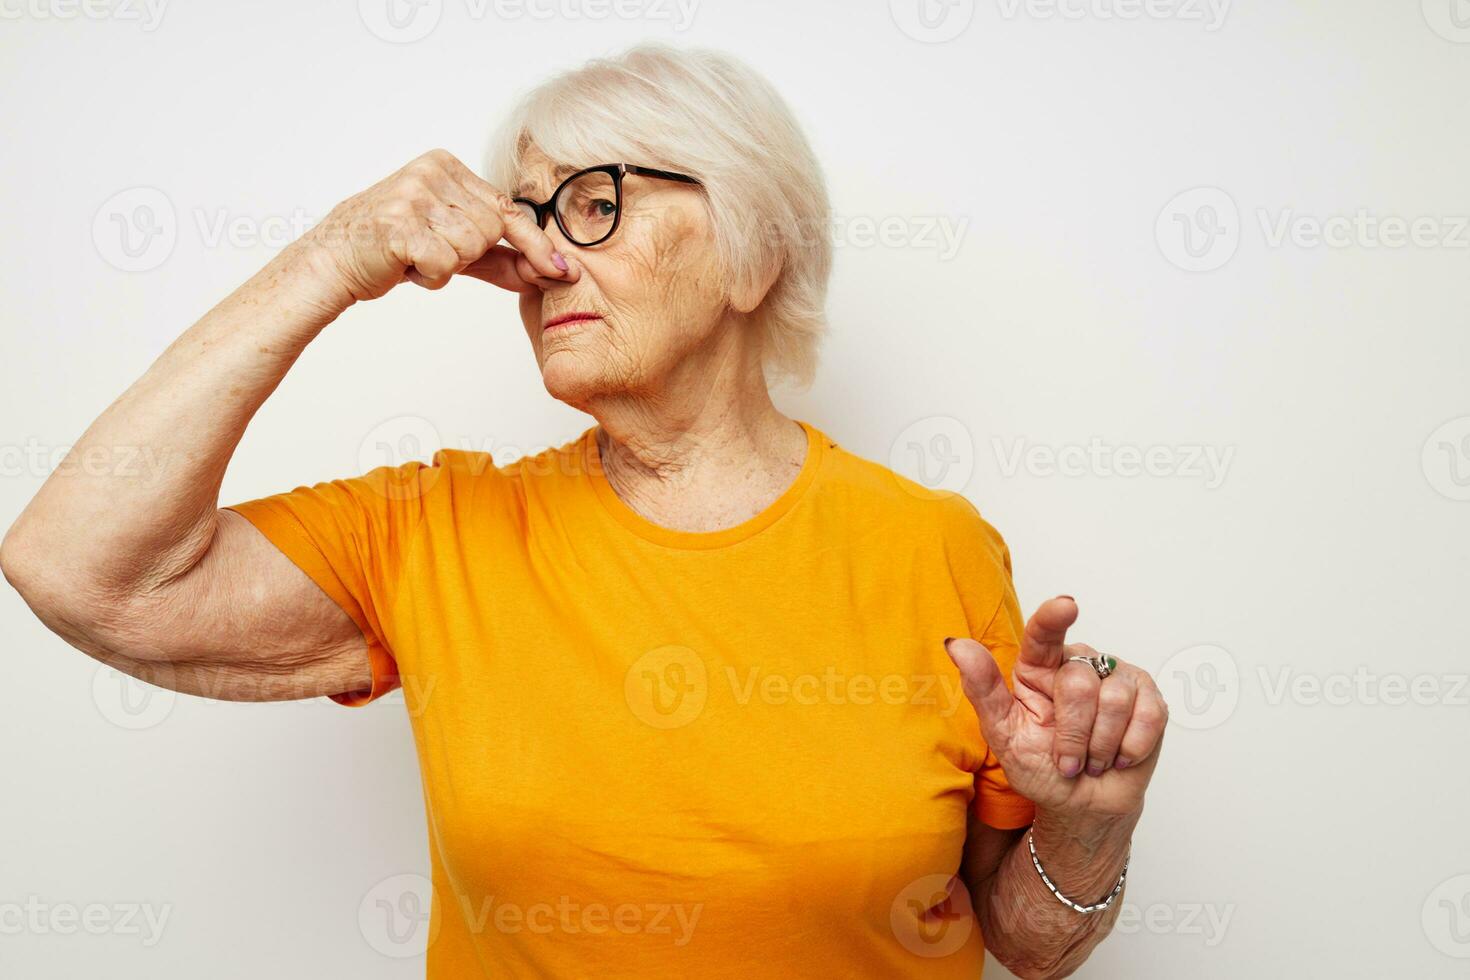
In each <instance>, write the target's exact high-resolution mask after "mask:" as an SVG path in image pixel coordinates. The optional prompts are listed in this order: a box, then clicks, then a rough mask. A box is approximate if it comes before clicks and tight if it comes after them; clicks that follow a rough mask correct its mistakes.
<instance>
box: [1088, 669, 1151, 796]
mask: <svg viewBox="0 0 1470 980" xmlns="http://www.w3.org/2000/svg"><path fill="white" fill-rule="evenodd" d="M1137 697H1138V680H1137V678H1136V677H1135V676H1134V675H1133V674H1132V673H1131V672H1123V673H1114V674H1112V675H1110V676H1108V677H1106V678H1104V679H1103V681H1102V684H1101V686H1100V687H1098V690H1097V718H1096V719H1094V720H1093V722H1092V739H1091V740H1090V741H1089V742H1088V744H1087V774H1088V775H1089V776H1101V775H1102V774H1103V773H1104V772H1106V771H1107V770H1108V769H1110V768H1112V765H1113V759H1114V758H1116V757H1117V755H1118V746H1119V745H1120V744H1122V741H1123V732H1124V731H1126V730H1127V728H1128V719H1129V718H1130V717H1131V716H1132V715H1133V704H1134V702H1135V701H1136V699H1137Z"/></svg>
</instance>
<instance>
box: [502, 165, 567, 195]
mask: <svg viewBox="0 0 1470 980" xmlns="http://www.w3.org/2000/svg"><path fill="white" fill-rule="evenodd" d="M580 169H581V168H580V167H574V166H572V165H571V164H569V163H563V164H560V165H558V166H557V167H555V168H554V169H553V170H552V171H551V180H552V184H553V186H555V185H558V184H560V183H561V182H562V181H563V180H565V179H566V178H568V177H570V176H571V175H572V174H574V173H576V172H577V171H578V170H580ZM535 187H536V184H535V182H534V181H532V180H529V179H527V178H525V177H522V178H520V179H519V180H517V181H516V185H515V190H514V191H512V192H511V195H510V196H511V197H527V196H529V195H530V193H531V191H532V190H533V189H535Z"/></svg>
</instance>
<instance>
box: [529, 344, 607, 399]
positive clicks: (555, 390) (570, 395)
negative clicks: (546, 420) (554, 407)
mask: <svg viewBox="0 0 1470 980" xmlns="http://www.w3.org/2000/svg"><path fill="white" fill-rule="evenodd" d="M541 381H542V383H543V384H544V385H545V386H546V391H547V393H548V394H549V395H551V397H552V398H555V399H556V400H557V401H562V402H566V403H567V404H568V405H572V406H574V407H579V408H580V407H582V406H584V405H586V404H587V403H588V402H589V401H591V400H592V398H593V397H595V396H596V395H598V394H601V393H602V390H603V388H605V387H606V385H605V383H604V381H605V379H603V378H601V377H600V376H599V375H598V374H597V373H595V372H593V371H591V370H589V369H588V366H586V365H579V364H578V363H576V360H575V359H574V358H571V357H567V356H565V355H560V356H553V357H551V358H549V359H548V360H547V362H546V363H545V364H544V365H542V367H541Z"/></svg>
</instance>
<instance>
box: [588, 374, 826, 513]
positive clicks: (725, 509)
mask: <svg viewBox="0 0 1470 980" xmlns="http://www.w3.org/2000/svg"><path fill="white" fill-rule="evenodd" d="M671 387H673V388H674V390H662V391H659V392H658V393H656V394H654V395H647V394H640V395H637V396H635V395H632V394H626V395H619V396H617V397H614V398H608V399H599V401H598V404H597V405H596V406H595V411H594V413H593V414H594V415H595V417H596V418H597V421H598V431H597V433H596V436H597V448H598V454H599V456H600V457H601V459H602V467H603V472H604V474H605V475H606V476H607V480H608V483H610V484H611V485H612V488H613V489H614V490H615V491H616V492H617V494H618V496H619V497H620V498H621V499H622V500H623V501H624V502H625V503H626V504H627V505H628V506H629V507H631V508H633V509H634V510H635V511H637V512H638V513H639V514H641V515H643V516H644V517H645V518H647V519H648V520H650V521H652V522H654V523H655V524H659V525H661V526H663V527H668V528H672V529H674V530H680V531H697V532H698V531H716V530H720V529H723V528H726V527H733V526H735V525H737V524H740V523H742V522H743V521H746V520H749V519H750V518H752V517H754V516H755V515H757V514H759V513H760V512H761V511H763V510H765V509H766V508H767V507H769V506H770V505H771V503H773V502H774V501H775V500H776V498H777V497H779V496H781V494H782V493H784V492H785V491H786V489H787V488H788V487H790V486H791V484H792V483H793V482H795V480H796V476H797V474H798V473H799V472H800V471H801V467H802V464H803V462H805V459H806V445H807V437H806V432H805V430H803V429H802V427H801V426H800V425H798V424H797V423H796V422H794V421H793V420H792V419H790V418H788V417H787V416H785V415H783V414H782V413H781V412H780V411H778V410H777V408H776V406H775V405H774V404H773V403H772V402H771V396H770V392H769V391H768V390H767V388H766V384H765V378H764V375H763V373H762V372H761V371H760V368H759V364H758V363H756V364H755V365H754V369H753V370H741V371H740V372H739V373H738V374H726V375H725V376H723V377H720V376H718V375H717V376H715V377H705V378H687V379H684V380H683V382H682V383H680V384H679V385H677V386H671Z"/></svg>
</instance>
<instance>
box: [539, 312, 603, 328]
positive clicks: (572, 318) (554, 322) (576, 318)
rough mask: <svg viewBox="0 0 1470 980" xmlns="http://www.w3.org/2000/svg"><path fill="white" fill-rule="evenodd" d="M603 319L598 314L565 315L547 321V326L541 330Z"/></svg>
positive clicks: (579, 313)
mask: <svg viewBox="0 0 1470 980" xmlns="http://www.w3.org/2000/svg"><path fill="white" fill-rule="evenodd" d="M601 319H602V317H600V316H598V315H597V314H596V313H581V312H578V313H563V314H562V315H561V316H558V317H553V318H552V319H550V320H548V321H546V326H544V327H542V328H541V329H542V330H550V329H551V328H552V327H560V326H562V325H563V324H567V323H583V322H588V321H592V320H601Z"/></svg>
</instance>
